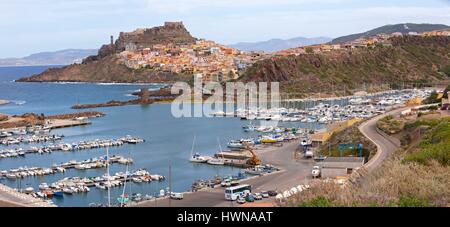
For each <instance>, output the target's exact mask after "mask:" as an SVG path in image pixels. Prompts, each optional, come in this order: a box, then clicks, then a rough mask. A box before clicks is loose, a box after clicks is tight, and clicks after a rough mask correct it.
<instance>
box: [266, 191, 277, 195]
mask: <svg viewBox="0 0 450 227" xmlns="http://www.w3.org/2000/svg"><path fill="white" fill-rule="evenodd" d="M267 193H268V194H269V196H276V195H278V192H276V191H268V192H267Z"/></svg>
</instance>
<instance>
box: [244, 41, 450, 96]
mask: <svg viewBox="0 0 450 227" xmlns="http://www.w3.org/2000/svg"><path fill="white" fill-rule="evenodd" d="M391 43H392V45H391V46H381V45H380V46H375V47H373V48H356V49H353V50H341V51H331V52H324V53H320V54H301V55H298V56H294V55H292V56H283V57H272V58H270V59H266V60H263V61H259V62H256V63H255V64H254V65H253V66H252V67H250V68H249V69H248V70H247V71H246V73H245V74H244V76H243V77H241V78H240V80H241V81H244V82H249V81H255V82H263V81H264V82H280V87H281V89H282V91H283V92H286V93H291V94H292V93H296V94H298V95H299V96H300V97H301V96H302V95H306V94H308V93H316V92H321V93H327V92H328V93H334V94H350V93H351V91H352V90H357V89H364V87H363V86H364V85H367V86H370V85H379V84H386V83H387V84H390V85H391V86H394V85H396V86H402V85H403V83H406V84H408V83H409V85H411V84H414V83H415V84H430V83H433V82H439V81H445V80H450V78H449V76H447V75H446V74H445V73H443V72H442V69H443V68H445V67H446V66H448V65H450V55H449V53H450V37H417V36H404V37H397V38H391ZM368 89H369V87H366V90H368Z"/></svg>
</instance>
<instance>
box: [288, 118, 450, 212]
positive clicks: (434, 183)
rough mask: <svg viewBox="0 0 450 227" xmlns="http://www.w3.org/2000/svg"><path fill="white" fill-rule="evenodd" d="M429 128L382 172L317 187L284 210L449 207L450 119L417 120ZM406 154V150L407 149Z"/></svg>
mask: <svg viewBox="0 0 450 227" xmlns="http://www.w3.org/2000/svg"><path fill="white" fill-rule="evenodd" d="M423 125H427V126H429V128H428V131H427V132H426V134H425V137H424V138H423V139H422V142H421V143H420V145H419V146H418V147H416V148H415V149H413V151H412V152H410V153H405V152H404V151H403V150H401V151H398V152H397V153H395V154H394V155H393V156H392V157H390V158H389V159H388V160H387V161H386V162H385V163H384V164H383V166H382V168H380V169H378V170H376V171H374V172H373V173H370V174H367V175H366V176H365V177H363V178H360V179H359V180H358V181H352V182H353V183H351V184H349V185H347V187H344V188H341V187H340V186H338V185H337V184H335V183H332V182H329V183H320V184H318V185H316V186H313V188H312V190H308V191H304V192H302V193H299V194H298V195H297V196H295V197H294V198H292V199H290V200H289V201H288V202H287V203H286V204H284V205H285V206H326V207H329V206H408V207H411V206H413V207H416V206H448V205H449V204H450V180H449V179H450V165H449V156H450V149H449V147H450V146H449V140H450V118H444V119H440V120H421V121H418V122H416V123H413V124H412V125H408V126H406V128H409V130H413V129H414V127H420V126H423ZM408 150H410V149H408Z"/></svg>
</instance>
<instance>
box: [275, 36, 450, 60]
mask: <svg viewBox="0 0 450 227" xmlns="http://www.w3.org/2000/svg"><path fill="white" fill-rule="evenodd" d="M406 35H409V36H420V37H430V36H450V30H436V31H430V32H422V33H417V32H409V33H408V34H403V33H401V32H394V33H392V34H384V33H381V34H377V35H375V36H371V37H367V38H359V39H356V40H353V41H349V42H344V43H340V44H329V43H326V44H318V45H310V46H304V47H297V48H291V49H287V50H282V51H279V52H277V53H275V56H288V55H300V54H312V53H322V52H330V51H333V50H349V49H350V50H351V49H355V48H373V47H375V46H376V45H385V46H389V45H391V43H390V40H389V39H390V38H392V37H401V36H406Z"/></svg>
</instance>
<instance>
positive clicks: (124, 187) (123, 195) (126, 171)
mask: <svg viewBox="0 0 450 227" xmlns="http://www.w3.org/2000/svg"><path fill="white" fill-rule="evenodd" d="M130 156H131V155H130V154H128V157H129V158H131V157H130ZM129 161H130V160H128V161H127V167H126V170H125V183H124V184H123V190H122V198H121V201H120V207H122V206H123V203H124V199H125V189H126V187H127V177H128V165H129Z"/></svg>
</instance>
